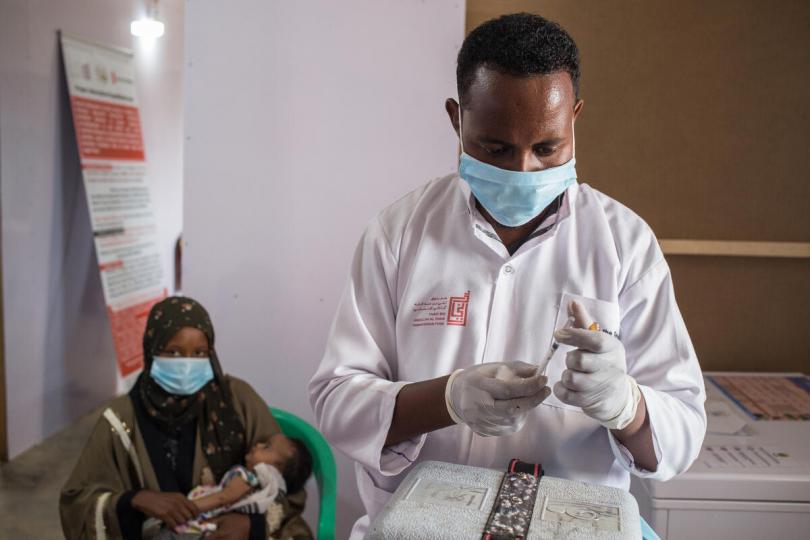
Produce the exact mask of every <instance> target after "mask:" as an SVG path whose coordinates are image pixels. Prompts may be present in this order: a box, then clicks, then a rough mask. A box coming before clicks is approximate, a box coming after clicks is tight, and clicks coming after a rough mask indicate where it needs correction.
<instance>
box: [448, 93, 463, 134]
mask: <svg viewBox="0 0 810 540" xmlns="http://www.w3.org/2000/svg"><path fill="white" fill-rule="evenodd" d="M444 110H445V111H447V116H449V117H450V124H451V125H452V126H453V131H455V132H456V135H458V137H459V138H461V133H459V131H458V112H459V104H458V102H457V101H456V100H455V99H453V98H447V100H446V101H445V102H444Z"/></svg>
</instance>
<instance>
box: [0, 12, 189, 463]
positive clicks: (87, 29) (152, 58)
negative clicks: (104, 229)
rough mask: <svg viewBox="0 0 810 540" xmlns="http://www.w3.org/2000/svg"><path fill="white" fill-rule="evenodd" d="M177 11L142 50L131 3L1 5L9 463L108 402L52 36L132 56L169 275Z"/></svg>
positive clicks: (109, 358) (106, 358)
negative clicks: (134, 31) (90, 41)
mask: <svg viewBox="0 0 810 540" xmlns="http://www.w3.org/2000/svg"><path fill="white" fill-rule="evenodd" d="M184 7H185V6H184V4H183V2H182V1H181V0H169V1H164V2H161V14H162V18H163V20H164V22H165V23H166V35H165V36H164V37H163V38H161V39H160V40H158V41H157V42H155V44H154V46H153V47H142V46H141V44H139V43H138V42H137V40H136V38H133V37H132V36H131V35H130V33H129V23H130V21H132V19H133V18H136V17H138V16H140V15H141V14H142V13H143V11H144V4H143V2H142V1H141V0H71V1H70V2H65V1H62V0H2V2H0V187H1V188H2V191H0V199H1V201H0V202H1V203H2V250H3V253H2V262H3V294H4V302H3V304H4V305H3V315H4V324H5V369H6V393H7V405H8V407H7V416H8V436H9V453H10V456H11V457H13V456H14V455H16V454H18V453H20V452H21V451H23V450H25V449H26V448H28V447H30V446H31V445H33V444H36V443H38V442H40V441H41V440H42V439H43V438H45V437H47V436H48V435H50V434H51V433H53V432H55V431H57V430H59V429H61V428H62V427H64V426H66V425H67V424H68V423H70V422H71V421H73V420H75V419H76V418H77V417H78V416H80V415H82V414H84V413H86V412H87V411H89V410H90V409H92V408H94V407H96V406H98V405H99V404H100V403H101V402H102V401H103V400H105V399H107V398H109V397H110V396H112V395H113V393H114V391H115V369H116V368H115V360H114V358H115V356H114V351H113V346H112V338H111V337H110V329H109V324H108V321H107V315H106V311H105V307H104V299H103V296H102V292H101V284H100V279H99V273H98V268H97V266H96V261H95V254H94V252H93V238H92V234H91V230H90V218H89V214H88V211H87V204H86V200H85V194H84V188H83V186H82V181H81V170H80V169H79V164H78V154H77V150H76V143H75V138H74V135H73V126H72V124H71V120H70V110H69V102H68V100H67V94H66V90H65V82H64V75H63V67H62V64H61V55H60V50H59V46H58V36H57V30H59V29H62V30H64V31H66V32H70V33H73V34H76V35H80V36H84V37H87V38H91V39H94V40H96V41H101V42H103V43H109V44H111V45H118V46H124V47H130V48H133V49H135V51H136V56H135V58H136V69H137V78H138V93H139V100H140V105H141V120H142V125H143V134H144V141H145V144H146V159H147V165H148V168H149V181H150V182H151V183H152V185H153V186H154V191H153V194H154V198H155V212H156V214H157V218H158V223H159V224H160V226H161V228H162V233H161V235H162V238H163V240H162V241H163V243H164V244H165V247H164V252H165V254H166V258H165V268H166V272H168V275H169V276H172V275H173V274H172V270H171V269H172V264H173V259H172V257H173V252H174V241H175V238H176V237H177V235H178V234H179V231H180V228H181V226H182V211H181V210H182V146H181V145H182V129H183V122H182V105H183V104H182V86H181V85H182V61H183V23H184V18H183V12H184Z"/></svg>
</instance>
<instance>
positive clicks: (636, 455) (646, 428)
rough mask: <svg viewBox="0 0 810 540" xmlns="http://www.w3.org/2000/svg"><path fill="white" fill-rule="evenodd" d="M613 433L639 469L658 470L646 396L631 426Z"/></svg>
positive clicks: (639, 404)
mask: <svg viewBox="0 0 810 540" xmlns="http://www.w3.org/2000/svg"><path fill="white" fill-rule="evenodd" d="M611 433H613V435H614V436H615V437H616V439H618V440H619V442H621V443H622V444H623V445H624V447H625V448H627V449H628V450H629V451H630V453H631V454H633V460H634V461H635V463H636V465H637V466H638V467H639V468H641V469H644V470H646V471H651V472H654V471H655V470H656V469H657V468H658V460H657V459H656V457H655V447H654V446H653V439H652V429H651V428H650V418H649V415H648V414H647V403H646V402H645V401H644V394H642V395H641V399H640V400H639V402H638V409H637V410H636V417H635V418H634V419H633V421H632V422H630V425H628V426H627V427H626V428H624V429H614V430H611Z"/></svg>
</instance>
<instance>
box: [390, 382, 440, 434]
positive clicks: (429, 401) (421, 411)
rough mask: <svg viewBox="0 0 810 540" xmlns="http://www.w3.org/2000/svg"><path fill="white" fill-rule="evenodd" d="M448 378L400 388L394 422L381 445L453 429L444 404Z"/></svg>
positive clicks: (395, 406) (392, 421)
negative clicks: (442, 429) (450, 427)
mask: <svg viewBox="0 0 810 540" xmlns="http://www.w3.org/2000/svg"><path fill="white" fill-rule="evenodd" d="M448 377H449V375H445V376H444V377H439V378H437V379H430V380H427V381H422V382H417V383H411V384H408V385H406V386H403V387H402V389H401V390H400V391H399V394H397V401H396V404H395V405H394V418H393V419H392V420H391V428H390V429H389V430H388V437H387V438H386V439H385V445H386V446H390V445H392V444H397V443H401V442H403V441H407V440H408V439H413V438H414V437H418V436H419V435H422V434H423V433H429V432H431V431H435V430H437V429H441V428H444V427H447V426H450V425H453V423H454V422H453V419H452V418H450V413H448V412H447V406H446V405H445V402H444V389H445V386H447V379H448Z"/></svg>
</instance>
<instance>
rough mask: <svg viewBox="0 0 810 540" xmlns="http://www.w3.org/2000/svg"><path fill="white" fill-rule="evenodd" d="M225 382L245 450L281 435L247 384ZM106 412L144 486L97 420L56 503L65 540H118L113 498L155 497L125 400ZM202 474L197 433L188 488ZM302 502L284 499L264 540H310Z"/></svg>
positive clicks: (301, 494) (115, 439) (128, 402)
mask: <svg viewBox="0 0 810 540" xmlns="http://www.w3.org/2000/svg"><path fill="white" fill-rule="evenodd" d="M226 380H227V381H228V384H229V385H230V390H231V395H232V396H233V401H234V409H235V410H236V413H237V415H238V416H239V418H240V420H241V421H242V423H243V425H244V426H245V436H246V439H247V440H246V443H247V448H250V447H251V446H252V445H253V444H255V443H257V442H264V441H267V440H268V439H269V438H270V437H271V436H272V435H274V434H276V433H278V432H279V431H281V430H280V428H279V427H278V424H277V423H276V421H275V419H274V418H273V415H272V414H270V410H269V409H268V407H267V404H265V402H264V400H262V398H261V397H259V395H258V394H257V393H256V391H255V390H253V388H252V387H251V386H250V385H249V384H248V383H246V382H245V381H243V380H241V379H237V378H235V377H231V376H226ZM109 407H110V408H111V409H112V410H113V411H114V412H115V413H116V415H117V416H118V418H119V419H120V420H121V421H122V422H123V423H124V424H125V427H126V428H127V429H128V431H129V435H130V438H131V440H132V443H133V447H134V451H135V454H136V455H137V456H138V461H139V463H140V468H141V471H142V474H143V479H144V484H145V485H143V486H141V485H140V482H139V481H138V474H137V472H136V467H135V466H134V465H133V463H132V459H131V458H130V455H129V453H128V452H127V450H126V449H125V448H124V446H123V444H122V442H121V439H120V438H119V436H118V434H117V433H115V432H114V430H113V429H112V428H111V426H110V423H109V422H108V421H107V420H106V419H105V418H103V417H100V418H99V420H98V422H96V425H95V427H94V428H93V431H92V433H91V434H90V439H89V440H88V441H87V444H86V445H85V447H84V450H83V451H82V454H81V456H80V457H79V461H78V463H77V464H76V467H75V469H74V470H73V473H72V474H71V475H70V478H69V479H68V481H67V483H66V484H65V486H64V487H63V488H62V493H61V495H60V497H59V514H60V517H61V519H62V530H63V532H64V533H65V538H66V539H67V540H80V539H81V540H85V539H94V540H95V539H99V540H101V539H120V538H121V530H120V528H119V525H118V516H117V514H116V510H115V508H116V503H117V502H118V498H119V497H120V496H121V495H123V494H124V493H126V492H128V491H132V490H138V489H149V490H153V491H160V485H159V484H158V480H157V477H156V476H155V471H154V469H153V467H152V464H151V462H150V460H149V453H148V451H147V449H146V446H145V445H144V440H143V437H142V436H141V433H140V431H139V430H138V422H137V420H136V417H135V410H134V408H133V406H132V401H131V400H130V397H129V396H128V395H124V396H121V397H119V398H117V399H115V400H114V401H113V402H112V403H110V405H109ZM234 465H235V464H234ZM206 469H208V467H207V461H206V459H205V456H204V454H203V452H202V449H201V447H200V437H199V433H197V435H196V444H195V450H194V464H193V479H192V483H193V485H199V484H201V483H203V473H204V472H206V477H211V473H210V470H207V471H206ZM305 500H306V493H305V492H304V490H301V491H299V492H298V493H294V494H291V495H290V496H289V497H287V500H286V504H285V505H284V506H285V517H284V522H283V524H282V526H281V528H280V529H279V530H278V531H276V532H275V533H273V534H269V535H268V538H275V539H283V540H288V539H294V540H299V539H300V540H309V539H312V538H313V536H312V532H311V531H310V529H309V527H308V526H307V524H306V522H304V520H303V518H302V517H301V512H302V511H303V509H304V502H305ZM97 523H103V525H102V527H101V529H102V530H97Z"/></svg>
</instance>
